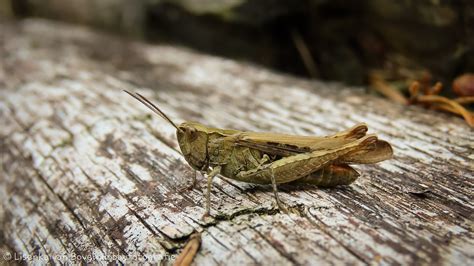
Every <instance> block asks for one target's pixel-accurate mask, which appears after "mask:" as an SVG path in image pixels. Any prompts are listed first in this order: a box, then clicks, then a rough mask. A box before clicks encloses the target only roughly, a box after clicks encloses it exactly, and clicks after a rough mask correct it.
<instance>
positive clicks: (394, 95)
mask: <svg viewBox="0 0 474 266" xmlns="http://www.w3.org/2000/svg"><path fill="white" fill-rule="evenodd" d="M370 84H371V85H372V87H373V88H374V89H375V90H376V91H378V92H379V93H380V94H382V95H384V96H385V97H387V98H389V99H391V100H393V101H395V102H398V103H401V104H405V105H406V104H408V99H407V98H406V97H405V96H404V95H403V94H402V93H401V92H400V91H399V90H397V89H395V88H393V87H392V86H390V85H389V84H387V83H386V82H385V81H384V80H383V79H382V78H380V77H379V75H377V74H372V75H370Z"/></svg>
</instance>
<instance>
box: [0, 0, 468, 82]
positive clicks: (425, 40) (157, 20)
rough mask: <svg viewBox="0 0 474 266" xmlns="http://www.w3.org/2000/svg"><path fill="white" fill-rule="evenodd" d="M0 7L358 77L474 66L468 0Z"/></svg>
mask: <svg viewBox="0 0 474 266" xmlns="http://www.w3.org/2000/svg"><path fill="white" fill-rule="evenodd" d="M0 14H1V15H2V17H6V18H24V17H30V16H39V17H46V18H51V19H58V20H63V21H68V22H72V23H80V24H87V25H92V26H94V27H98V28H102V29H105V30H107V31H111V32H115V33H119V34H125V35H128V36H131V37H134V38H139V39H146V40H148V41H152V42H167V43H174V44H180V45H185V46H188V47H192V48H194V49H198V50H201V51H204V52H208V53H212V54H217V55H221V56H227V57H231V58H236V59H241V60H246V61H251V62H255V63H257V64H261V65H264V66H268V67H271V68H274V69H277V70H279V71H283V72H287V73H291V74H296V75H301V76H308V77H312V78H319V79H325V80H337V81H343V82H346V83H348V84H355V85H360V84H367V83H368V81H369V79H368V77H369V76H370V75H371V73H374V72H377V73H379V74H380V75H382V76H383V77H384V78H385V79H387V80H392V81H398V80H400V81H403V80H408V79H420V78H421V77H423V76H427V75H428V76H430V77H431V78H432V80H433V81H442V82H443V83H445V84H450V83H451V82H452V80H453V79H454V78H455V77H456V76H458V75H460V74H463V73H466V72H473V71H474V49H473V47H474V32H473V31H474V4H473V2H472V1H468V0H458V1H455V0H445V1H443V0H413V1H412V0H404V1H401V0H360V1H342V0H327V1H326V0H295V1H285V0H223V1H210V0H180V1H179V0H169V1H160V0H139V1H127V0H108V1H101V0H69V1H64V0H41V1H40V0H0ZM298 47H299V48H300V49H306V50H308V51H309V53H306V54H304V53H303V54H302V53H301V50H298ZM301 47H303V48H301ZM305 60H306V63H305ZM308 62H309V63H308ZM308 64H309V65H308Z"/></svg>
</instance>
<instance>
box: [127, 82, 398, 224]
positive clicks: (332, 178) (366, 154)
mask: <svg viewBox="0 0 474 266" xmlns="http://www.w3.org/2000/svg"><path fill="white" fill-rule="evenodd" d="M125 92H127V93H128V94H129V95H131V96H132V97H134V98H135V99H137V100H138V101H140V102H141V103H143V104H144V105H145V106H146V107H148V108H150V109H151V110H152V111H153V112H155V113H156V114H158V115H160V116H161V117H163V118H164V119H165V120H166V121H168V122H169V123H170V124H171V125H173V126H174V127H175V128H176V135H177V138H178V143H179V147H180V149H181V152H182V154H183V156H184V158H185V159H186V161H187V162H188V163H189V165H191V167H192V168H193V169H195V170H196V171H199V172H201V173H203V174H206V175H207V193H206V214H207V215H208V214H209V212H210V194H211V187H212V180H213V178H214V177H215V176H216V175H218V174H221V175H222V176H224V177H227V178H230V179H234V180H238V181H242V182H247V183H254V184H271V185H272V187H273V193H274V195H275V200H276V203H277V205H278V207H279V208H280V209H281V210H285V209H286V208H285V207H284V205H283V204H282V203H281V201H280V199H279V197H278V190H277V184H284V183H300V184H313V185H317V186H320V187H334V186H338V185H348V184H350V183H352V182H354V180H356V179H357V177H358V176H359V173H358V172H357V171H356V170H354V169H353V168H352V167H351V166H349V164H369V163H377V162H380V161H383V160H387V159H389V158H391V157H392V154H393V151H392V147H391V146H390V144H389V143H388V142H386V141H383V140H379V139H377V136H375V135H373V134H371V135H366V133H367V126H366V125H365V124H358V125H356V126H354V127H352V128H350V129H347V130H345V131H342V132H338V133H336V134H334V135H330V136H326V137H313V136H293V135H286V134H276V133H257V132H245V131H240V130H233V129H220V128H212V127H208V126H205V125H202V124H200V123H197V122H184V123H182V124H180V125H179V126H177V125H176V124H175V123H174V122H173V121H172V120H171V119H170V118H169V117H168V116H167V115H166V114H165V113H163V112H162V111H161V110H160V109H159V108H158V107H157V106H156V105H154V104H153V103H151V102H150V101H149V100H148V99H146V98H145V97H143V96H142V95H140V94H139V93H135V94H132V93H130V92H128V91H125ZM195 183H196V175H194V178H193V185H194V184H195Z"/></svg>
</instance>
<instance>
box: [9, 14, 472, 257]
mask: <svg viewBox="0 0 474 266" xmlns="http://www.w3.org/2000/svg"><path fill="white" fill-rule="evenodd" d="M0 40H1V41H0V53H1V54H0V58H1V61H0V88H1V91H0V114H1V115H0V120H1V127H0V135H1V156H2V163H1V168H0V173H1V177H0V199H1V202H2V204H1V205H0V206H1V209H0V224H1V230H0V232H1V234H0V251H1V252H2V254H4V255H5V254H16V256H18V257H19V258H20V259H24V260H26V261H30V259H31V260H33V261H34V262H42V261H43V262H51V263H53V262H54V263H58V262H75V261H76V262H77V261H80V262H90V261H93V262H96V263H100V264H106V263H107V260H119V261H122V262H132V261H137V260H142V261H145V260H146V261H148V262H158V261H162V260H164V261H166V262H168V263H171V262H172V261H173V260H174V258H175V257H176V255H177V254H178V253H179V252H180V250H181V249H182V247H183V246H184V244H185V243H186V242H187V240H188V238H189V237H190V235H191V234H192V233H193V232H201V236H202V246H201V249H200V250H199V252H198V254H197V256H196V258H195V259H194V263H195V264H197V265H218V264H236V263H241V264H244V265H254V264H265V265H268V264H278V265H283V264H294V265H300V264H301V265H309V264H316V263H320V264H325V265H329V264H338V265H339V264H355V265H362V264H376V265H379V264H380V265H386V264H411V265H418V264H425V265H426V264H430V265H443V264H444V265H446V264H452V265H466V264H469V263H472V262H473V261H474V240H473V197H472V195H473V188H474V185H473V178H474V174H473V170H474V165H473V159H474V157H473V156H474V154H473V150H474V134H473V130H472V129H470V128H468V126H467V125H465V123H464V121H462V120H461V119H459V118H457V117H453V116H449V115H445V114H443V113H438V112H433V111H428V110H423V109H420V108H417V107H406V106H401V105H397V104H395V103H391V102H388V101H387V100H384V99H382V98H378V97H375V96H371V95H367V94H365V93H364V91H363V90H362V89H359V88H344V86H343V85H341V84H336V83H323V82H318V81H307V80H303V79H297V78H294V77H291V76H286V75H283V74H280V73H274V72H270V71H268V70H265V69H262V68H260V67H257V66H253V65H249V64H247V63H243V62H236V61H231V60H227V59H223V58H217V57H212V56H209V55H203V54H199V53H196V52H193V51H190V50H187V49H185V48H180V47H172V46H166V45H148V44H142V43H138V42H130V41H125V40H122V39H119V38H117V37H114V36H109V35H107V34H104V33H97V32H92V31H90V30H88V29H86V28H80V27H75V26H70V25H62V24H56V23H51V22H46V21H42V20H24V21H22V22H15V23H5V22H4V23H3V24H0ZM123 89H127V90H130V91H138V92H140V93H142V94H143V95H145V96H146V97H149V98H150V99H152V100H153V101H154V102H155V103H157V104H158V105H159V106H160V108H162V109H163V110H164V111H165V112H166V113H168V114H169V115H170V117H172V118H173V119H174V120H176V121H177V122H182V121H187V120H194V121H198V122H201V123H205V124H208V125H212V126H216V127H223V128H235V129H241V130H254V131H274V132H281V133H289V134H304V135H325V134H330V133H333V132H336V131H339V130H343V129H345V128H348V127H350V126H353V125H354V124H356V123H358V122H365V123H367V124H368V126H369V132H374V133H377V134H378V135H379V136H380V137H381V138H382V139H386V140H388V141H389V142H390V143H391V144H392V145H393V147H394V150H395V156H394V158H393V159H392V160H389V161H385V162H382V163H379V164H376V165H367V166H358V167H357V169H358V170H359V171H360V172H361V173H362V175H361V177H360V178H359V179H358V180H357V181H356V182H355V183H354V184H352V185H351V186H348V187H342V188H334V189H318V188H316V187H312V186H299V187H292V186H281V191H282V192H281V193H280V196H281V198H282V200H283V201H284V202H286V203H287V204H289V205H290V206H291V207H292V209H293V210H294V213H292V214H289V215H286V214H282V213H279V212H278V208H276V206H275V204H274V203H273V202H274V200H273V196H272V192H271V188H270V187H269V186H257V185H250V184H244V183H239V182H236V181H231V180H226V179H222V178H217V179H215V181H214V184H215V186H214V189H213V192H212V195H211V207H212V209H211V213H212V214H213V215H214V218H212V219H208V220H202V219H201V216H202V215H203V214H204V211H205V210H204V192H205V183H206V182H205V180H204V178H203V177H201V176H198V187H196V188H195V189H193V190H191V191H184V192H180V188H183V187H185V186H187V185H188V184H189V182H191V180H192V175H193V174H194V173H193V171H192V170H191V168H190V167H189V166H188V165H187V164H186V163H185V161H184V159H183V158H182V156H181V155H180V153H179V150H178V147H177V143H176V139H175V132H174V130H173V127H172V126H170V125H168V124H167V123H166V122H165V121H163V120H162V119H161V118H160V117H157V116H152V115H151V114H150V112H149V111H148V110H147V109H146V108H145V107H143V106H142V105H140V104H138V103H137V102H136V101H135V100H134V99H132V98H131V97H130V96H128V95H127V94H125V93H123V92H122V90H123ZM27 256H30V257H27ZM114 256H115V257H114ZM3 258H7V257H3Z"/></svg>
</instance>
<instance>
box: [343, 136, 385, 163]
mask: <svg viewBox="0 0 474 266" xmlns="http://www.w3.org/2000/svg"><path fill="white" fill-rule="evenodd" d="M392 156H393V149H392V146H391V145H390V144H389V143H388V142H386V141H384V140H377V141H376V142H375V143H374V144H373V145H370V146H367V147H364V148H362V149H360V150H356V151H352V152H350V153H348V154H346V155H344V156H343V157H342V158H340V159H339V160H338V162H343V163H349V164H351V163H356V164H370V163H378V162H381V161H384V160H388V159H390V158H392Z"/></svg>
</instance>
